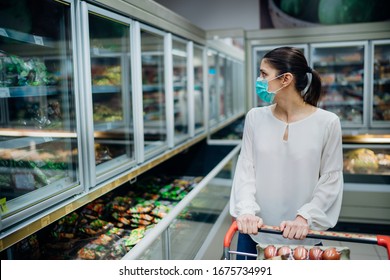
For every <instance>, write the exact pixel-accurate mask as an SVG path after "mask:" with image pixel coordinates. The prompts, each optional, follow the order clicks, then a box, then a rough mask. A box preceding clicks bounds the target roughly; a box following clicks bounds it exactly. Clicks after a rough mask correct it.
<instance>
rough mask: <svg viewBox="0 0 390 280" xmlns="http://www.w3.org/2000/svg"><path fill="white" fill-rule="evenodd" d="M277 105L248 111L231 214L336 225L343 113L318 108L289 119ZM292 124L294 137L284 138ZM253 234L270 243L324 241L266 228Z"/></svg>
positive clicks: (270, 221)
mask: <svg viewBox="0 0 390 280" xmlns="http://www.w3.org/2000/svg"><path fill="white" fill-rule="evenodd" d="M271 106H272V105H271ZM271 106H267V107H259V108H253V109H251V110H250V111H249V112H248V113H247V116H246V119H245V126H244V134H243V139H242V148H241V152H240V155H239V157H238V161H237V166H236V170H235V174H234V180H233V187H232V192H231V199H230V214H231V215H232V216H233V217H238V216H240V215H242V214H255V215H257V216H259V217H261V218H262V219H263V221H264V224H266V225H272V226H279V225H280V223H281V222H282V221H283V220H294V219H295V217H296V216H297V215H301V216H302V217H304V218H305V219H307V221H308V223H309V227H310V228H311V229H316V230H325V229H328V228H331V227H333V226H335V225H336V223H337V220H338V217H339V214H340V209H341V201H342V193H343V155H342V133H341V126H340V120H339V118H338V117H337V115H336V114H334V113H331V112H328V111H325V110H322V109H320V108H317V109H316V111H315V112H314V113H312V114H311V115H309V116H307V117H306V118H304V119H302V120H299V121H296V122H293V123H289V124H287V123H285V122H283V121H281V120H279V119H277V118H276V117H275V116H274V115H273V113H272V111H271ZM287 127H288V138H287V140H283V136H284V133H285V130H286V128H287ZM252 239H254V240H255V241H256V242H257V243H266V244H310V245H313V244H315V243H318V242H319V241H318V240H313V239H312V240H310V239H308V238H307V239H306V240H303V241H301V240H288V239H285V238H283V236H281V235H275V234H265V233H259V234H257V235H252Z"/></svg>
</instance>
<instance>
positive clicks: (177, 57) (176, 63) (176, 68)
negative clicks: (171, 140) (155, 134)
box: [172, 39, 189, 144]
mask: <svg viewBox="0 0 390 280" xmlns="http://www.w3.org/2000/svg"><path fill="white" fill-rule="evenodd" d="M172 61H173V104H174V105H173V106H174V108H173V110H174V125H175V143H176V144H177V143H180V142H182V141H184V140H186V139H187V138H188V137H189V127H188V117H189V113H188V112H189V107H188V92H187V80H188V75H187V44H186V42H185V41H182V40H179V39H174V40H173V41H172Z"/></svg>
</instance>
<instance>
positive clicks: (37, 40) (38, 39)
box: [34, 35, 43, 46]
mask: <svg viewBox="0 0 390 280" xmlns="http://www.w3.org/2000/svg"><path fill="white" fill-rule="evenodd" d="M34 42H35V44H37V45H41V46H43V38H42V37H41V36H35V35H34Z"/></svg>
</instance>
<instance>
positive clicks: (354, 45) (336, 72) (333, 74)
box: [311, 41, 369, 127]
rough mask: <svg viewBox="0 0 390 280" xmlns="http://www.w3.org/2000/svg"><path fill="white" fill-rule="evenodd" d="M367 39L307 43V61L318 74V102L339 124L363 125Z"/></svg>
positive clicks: (366, 88) (364, 117) (365, 118)
mask: <svg viewBox="0 0 390 280" xmlns="http://www.w3.org/2000/svg"><path fill="white" fill-rule="evenodd" d="M367 49H368V42H367V41H362V42H346V43H321V44H312V45H311V65H312V67H313V69H315V70H316V71H317V72H318V73H319V74H320V76H321V80H322V87H323V94H322V96H321V98H320V100H319V106H320V107H321V108H323V109H326V110H328V111H331V112H334V113H336V114H337V115H338V116H339V117H340V120H341V123H342V126H343V127H363V126H367V115H368V114H367V112H368V111H367V110H368V108H367V106H365V104H367V99H368V96H367V92H368V75H364V73H368V69H369V68H368V50H367Z"/></svg>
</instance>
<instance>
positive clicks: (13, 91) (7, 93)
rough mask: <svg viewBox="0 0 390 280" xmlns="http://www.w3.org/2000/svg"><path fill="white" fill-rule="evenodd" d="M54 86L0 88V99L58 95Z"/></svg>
mask: <svg viewBox="0 0 390 280" xmlns="http://www.w3.org/2000/svg"><path fill="white" fill-rule="evenodd" d="M59 93H60V91H59V90H58V88H57V87H55V86H20V87H2V88H0V98H13V97H35V96H48V95H54V94H59Z"/></svg>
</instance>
